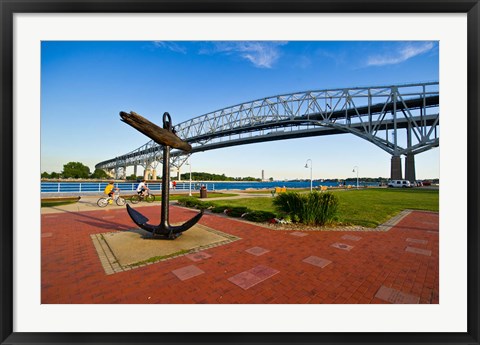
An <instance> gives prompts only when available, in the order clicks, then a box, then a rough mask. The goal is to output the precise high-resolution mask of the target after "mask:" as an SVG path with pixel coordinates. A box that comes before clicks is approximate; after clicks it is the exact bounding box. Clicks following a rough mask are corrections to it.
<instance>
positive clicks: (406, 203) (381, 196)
mask: <svg viewBox="0 0 480 345" xmlns="http://www.w3.org/2000/svg"><path fill="white" fill-rule="evenodd" d="M331 192H332V193H334V194H335V195H336V196H337V197H338V199H339V210H338V211H339V212H338V221H339V222H340V223H343V224H354V225H361V226H365V227H371V228H374V227H377V226H378V225H380V224H382V223H384V222H385V221H387V220H388V219H390V218H391V217H393V216H395V215H397V214H398V213H399V212H401V211H402V210H404V209H415V210H427V211H437V212H438V203H439V200H438V195H439V193H438V190H430V189H421V188H418V189H386V188H369V189H359V190H355V189H351V190H338V191H335V190H332V191H331ZM272 199H273V198H271V197H264V198H262V197H259V198H244V199H232V200H216V201H209V203H212V204H214V205H215V206H220V205H223V206H229V207H235V206H245V207H248V208H249V209H251V210H259V211H261V210H263V211H270V212H275V208H274V207H273V204H272Z"/></svg>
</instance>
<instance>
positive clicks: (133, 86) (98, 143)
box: [41, 41, 439, 179]
mask: <svg viewBox="0 0 480 345" xmlns="http://www.w3.org/2000/svg"><path fill="white" fill-rule="evenodd" d="M41 49H42V51H41V57H42V58H41V171H42V172H43V171H47V172H52V171H56V172H60V171H62V169H63V165H64V164H65V163H67V162H71V161H79V162H82V163H84V164H85V165H88V166H89V167H90V169H91V171H93V170H94V166H95V164H96V163H98V162H100V161H103V160H107V159H110V158H113V157H115V156H118V155H121V154H124V153H127V152H129V151H132V150H134V149H136V148H138V147H140V146H141V145H143V144H145V143H146V142H147V141H149V139H148V138H147V137H145V136H144V135H143V134H141V133H139V132H137V131H136V130H134V129H133V128H131V127H130V126H128V125H126V124H125V123H123V122H121V121H120V117H119V112H120V111H127V112H129V111H135V112H137V113H139V114H141V115H143V116H145V117H146V118H148V119H149V120H151V121H152V122H155V123H157V124H161V121H162V115H163V113H164V112H166V111H168V112H169V113H170V114H171V116H172V120H173V123H174V124H176V123H179V122H183V121H186V120H188V119H190V118H193V117H196V116H199V115H202V114H205V113H209V112H212V111H215V110H217V109H221V108H224V107H228V106H231V105H235V104H238V103H243V102H247V101H251V100H254V99H258V98H263V97H267V96H273V95H277V94H283V93H291V92H296V91H307V90H321V89H328V88H339V87H340V88H348V87H356V86H382V85H392V84H403V83H416V82H426V81H438V79H439V72H438V70H439V56H438V54H439V51H438V49H439V48H438V43H437V42H430V41H415V42H404V41H388V42H387V41H354V42H348V41H342V42H334V41H332V42H320V41H315V42H313V41H308V42H306V41H294V42H279V41H261V42H254V41H246V42H240V41H226V42H219V41H214V42H212V41H195V42H188V41H177V42H173V41H168V42H147V41H135V42H133V41H132V42H122V41H111V42H105V41H95V42H92V41H88V42H87V41H86V42H82V41H64V42H58V41H55V42H51V41H45V42H42V46H41ZM390 158H391V157H390V155H389V154H387V153H386V152H384V151H382V150H381V149H380V148H378V147H377V146H374V145H373V144H371V143H369V142H367V141H365V140H363V139H360V138H357V137H355V136H353V135H350V134H342V135H335V136H325V137H316V138H315V137H314V138H304V139H291V140H284V141H277V142H269V143H258V144H250V145H244V146H237V147H231V148H223V149H219V150H212V151H207V152H203V153H197V154H194V155H193V156H192V158H191V162H192V170H193V171H204V172H210V173H218V174H225V175H227V176H234V177H242V176H253V177H261V171H262V170H264V171H265V177H267V178H268V177H273V178H274V179H294V178H309V177H310V170H309V169H305V168H304V166H305V163H306V161H307V159H311V160H312V162H313V177H314V179H317V178H335V177H338V178H346V177H355V176H356V173H353V172H352V169H353V167H354V166H358V167H359V175H360V176H364V177H379V176H382V177H389V175H390ZM415 159H416V172H417V178H420V179H422V178H435V177H439V148H436V149H433V150H430V151H427V152H425V153H421V154H419V155H417V156H416V157H415ZM158 170H160V169H158ZM141 171H142V169H139V172H141ZM186 171H187V169H184V170H183V171H182V172H186ZM131 172H133V169H132V170H131V171H130V170H128V171H127V173H131Z"/></svg>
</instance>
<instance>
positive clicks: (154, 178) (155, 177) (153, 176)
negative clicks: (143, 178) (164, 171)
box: [152, 169, 157, 180]
mask: <svg viewBox="0 0 480 345" xmlns="http://www.w3.org/2000/svg"><path fill="white" fill-rule="evenodd" d="M156 179H157V170H156V169H153V170H152V180H156Z"/></svg>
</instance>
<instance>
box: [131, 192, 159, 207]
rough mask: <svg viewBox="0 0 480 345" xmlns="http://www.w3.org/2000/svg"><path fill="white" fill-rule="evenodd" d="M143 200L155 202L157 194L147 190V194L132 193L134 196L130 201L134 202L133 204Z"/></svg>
mask: <svg viewBox="0 0 480 345" xmlns="http://www.w3.org/2000/svg"><path fill="white" fill-rule="evenodd" d="M142 200H145V201H146V202H148V203H150V202H154V201H155V195H153V194H151V193H150V192H149V191H148V190H147V191H146V195H143V194H136V195H132V197H131V198H130V201H131V202H132V204H138V203H139V202H140V201H142Z"/></svg>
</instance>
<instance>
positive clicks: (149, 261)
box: [128, 249, 192, 267]
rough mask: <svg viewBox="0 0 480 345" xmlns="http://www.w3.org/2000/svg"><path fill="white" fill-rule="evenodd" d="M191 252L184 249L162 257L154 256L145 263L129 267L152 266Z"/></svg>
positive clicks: (140, 262)
mask: <svg viewBox="0 0 480 345" xmlns="http://www.w3.org/2000/svg"><path fill="white" fill-rule="evenodd" d="M191 251H192V250H191V249H182V250H180V251H178V252H175V253H171V254H167V255H162V256H154V257H151V258H149V259H146V260H143V261H139V262H135V263H133V264H130V265H128V266H129V267H136V266H141V265H145V264H151V263H154V262H157V261H160V260H164V259H168V258H172V257H175V256H179V255H184V254H188V253H189V252H191Z"/></svg>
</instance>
